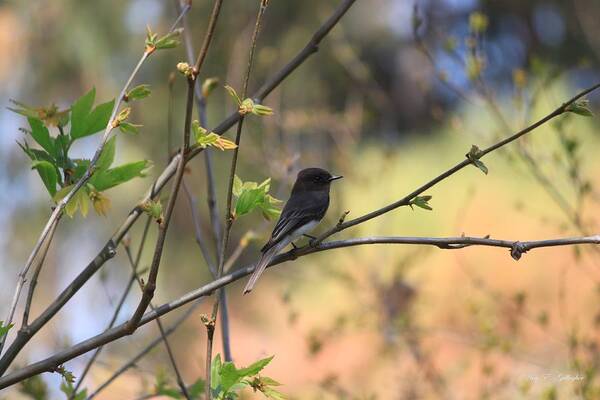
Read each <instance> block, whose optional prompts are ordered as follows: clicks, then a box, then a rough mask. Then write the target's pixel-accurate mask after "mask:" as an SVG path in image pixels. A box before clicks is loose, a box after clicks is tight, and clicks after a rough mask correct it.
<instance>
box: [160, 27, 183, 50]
mask: <svg viewBox="0 0 600 400" xmlns="http://www.w3.org/2000/svg"><path fill="white" fill-rule="evenodd" d="M181 32H183V29H182V28H179V29H175V30H174V31H173V32H171V33H167V34H166V35H165V36H163V37H161V38H160V39H158V40H157V41H156V42H155V43H154V47H156V50H162V49H172V48H173V47H177V46H179V43H180V42H179V36H180V35H181Z"/></svg>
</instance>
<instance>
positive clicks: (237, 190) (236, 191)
mask: <svg viewBox="0 0 600 400" xmlns="http://www.w3.org/2000/svg"><path fill="white" fill-rule="evenodd" d="M243 186H244V182H242V180H241V179H240V177H239V176H237V175H235V176H234V177H233V190H232V193H233V195H234V196H235V197H239V196H240V194H242V187H243Z"/></svg>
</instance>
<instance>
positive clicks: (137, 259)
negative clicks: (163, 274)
mask: <svg viewBox="0 0 600 400" xmlns="http://www.w3.org/2000/svg"><path fill="white" fill-rule="evenodd" d="M151 222H152V217H150V216H149V217H148V218H147V219H146V225H144V230H143V232H142V237H141V239H140V245H139V247H138V252H137V255H136V257H135V261H134V263H133V267H132V270H131V275H130V277H129V280H128V282H127V285H126V286H125V289H123V293H122V294H121V298H120V299H119V303H118V304H117V307H116V308H115V311H114V312H113V315H112V317H111V319H110V322H109V323H108V327H107V328H106V329H110V328H112V327H113V326H115V322H117V318H118V316H119V313H120V312H121V309H122V308H123V305H124V304H125V300H126V299H127V296H128V295H129V292H130V291H131V288H132V287H133V283H134V282H135V280H136V277H137V268H138V266H139V264H140V259H141V256H142V251H143V250H144V245H145V243H146V239H147V237H148V232H149V230H150V223H151ZM102 349H103V347H102V346H100V347H98V348H97V349H96V351H94V354H92V356H91V357H90V359H89V360H88V362H87V363H86V365H85V367H84V368H83V371H82V372H81V376H80V377H79V380H78V381H77V383H76V384H75V388H74V389H73V394H72V396H75V395H76V394H77V391H78V390H79V388H80V387H81V384H82V383H83V380H84V379H85V377H86V376H87V374H88V372H89V371H90V369H91V368H92V365H93V364H94V362H95V361H96V359H97V358H98V356H99V355H100V352H101V351H102Z"/></svg>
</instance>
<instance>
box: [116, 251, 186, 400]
mask: <svg viewBox="0 0 600 400" xmlns="http://www.w3.org/2000/svg"><path fill="white" fill-rule="evenodd" d="M125 252H126V253H127V259H128V260H129V265H130V266H131V270H132V272H133V274H134V276H135V280H136V281H137V283H138V285H139V287H140V289H142V291H143V290H144V282H143V281H142V280H141V279H140V277H139V275H138V274H137V265H136V263H135V261H134V260H133V257H132V255H131V249H130V248H129V246H128V245H125ZM149 306H150V309H151V310H153V311H154V310H156V308H155V307H154V304H152V302H150V303H149ZM156 325H157V327H158V330H159V332H160V336H161V338H162V341H163V343H164V344H165V348H166V350H167V355H168V357H169V361H170V362H171V366H172V367H173V372H175V377H176V378H177V384H178V385H179V389H180V390H181V393H183V395H184V396H185V398H186V399H187V400H190V395H189V393H188V391H187V389H186V386H185V382H184V381H183V378H182V376H181V372H179V367H178V366H177V361H176V360H175V355H174V353H173V349H172V348H171V344H170V343H169V340H168V339H167V335H166V334H165V328H164V326H163V324H162V321H161V319H160V318H156Z"/></svg>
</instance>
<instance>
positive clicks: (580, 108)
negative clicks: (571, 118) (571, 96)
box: [565, 99, 594, 117]
mask: <svg viewBox="0 0 600 400" xmlns="http://www.w3.org/2000/svg"><path fill="white" fill-rule="evenodd" d="M565 111H568V112H572V113H574V114H577V115H582V116H584V117H593V116H594V113H592V110H590V102H589V100H587V99H581V100H577V101H575V102H574V103H571V104H569V105H568V106H567V108H565Z"/></svg>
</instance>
